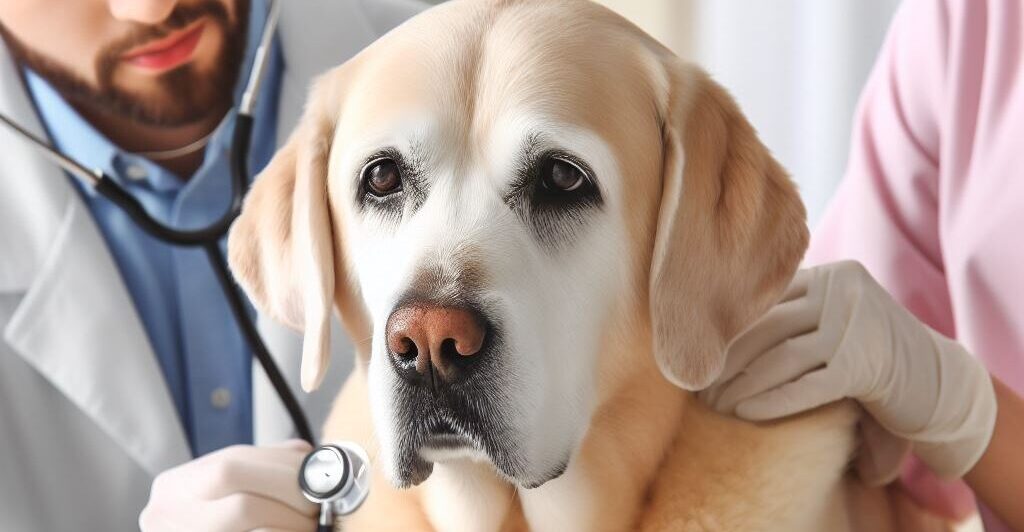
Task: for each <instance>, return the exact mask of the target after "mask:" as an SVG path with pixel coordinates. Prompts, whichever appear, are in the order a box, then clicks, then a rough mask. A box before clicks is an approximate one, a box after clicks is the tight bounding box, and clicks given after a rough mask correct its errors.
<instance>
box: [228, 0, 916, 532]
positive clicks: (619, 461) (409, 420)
mask: <svg viewBox="0 0 1024 532" xmlns="http://www.w3.org/2000/svg"><path fill="white" fill-rule="evenodd" d="M806 243H807V230H806V227H805V221H804V209H803V206H802V204H801V202H800V200H799V198H798V196H797V193H796V191H795V189H794V186H793V183H792V182H791V181H790V180H789V178H788V177H787V175H786V174H785V172H784V171H783V169H782V168H781V167H780V166H779V164H778V163H777V162H776V161H775V160H773V159H772V157H771V155H770V154H769V153H768V152H767V150H766V149H765V148H764V146H763V145H762V144H761V143H760V142H759V141H758V139H757V137H756V135H755V133H754V130H753V129H752V128H751V126H750V125H749V124H748V123H747V121H746V120H745V119H744V117H743V115H742V114H741V113H740V112H739V110H738V109H737V107H736V104H735V103H734V102H733V100H732V99H731V98H730V97H729V96H728V95H727V94H726V93H725V91H724V90H723V89H722V88H721V87H719V86H718V85H717V84H715V83H714V82H713V81H711V80H710V79H709V78H708V76H707V75H705V74H704V73H703V72H702V71H701V70H699V69H698V68H696V67H693V66H690V65H687V64H685V63H683V62H682V61H680V60H679V59H678V58H677V57H675V56H674V55H672V53H670V52H669V51H668V50H667V49H666V48H664V47H663V46H661V45H660V44H659V43H657V42H656V41H654V40H653V39H652V38H650V37H649V36H648V35H646V34H644V33H643V32H642V31H640V30H639V29H637V28H636V27H634V26H633V25H631V24H630V23H628V22H627V21H625V20H624V19H622V18H621V17H619V16H618V15H615V14H614V13H612V12H611V11H608V10H606V9H604V8H602V7H599V6H598V5H596V4H592V3H588V2H585V1H578V0H573V1H570V0H519V1H515V0H505V1H502V0H477V1H473V0H458V1H454V2H450V3H447V4H444V5H441V6H439V7H436V8H433V9H431V10H429V11H427V12H425V13H423V14H422V15H420V16H418V17H416V18H414V19H412V20H410V21H409V22H407V23H406V24H404V25H403V26H401V27H399V28H398V29H396V30H395V31H392V32H391V33H390V34H388V35H387V36H385V37H384V38H382V39H380V40H379V41H378V42H376V43H375V44H373V45H372V46H370V47H369V48H367V49H366V50H365V51H364V52H363V53H361V54H360V55H359V56H357V57H356V58H354V59H352V60H351V61H349V62H347V63H346V64H344V65H342V66H340V67H337V68H336V69H334V70H332V71H330V72H328V73H327V74H325V75H324V76H323V77H322V78H321V79H320V80H319V82H318V83H317V84H316V86H315V87H314V89H313V91H312V94H311V96H310V100H309V103H308V106H307V109H306V112H305V115H304V118H303V119H302V121H301V124H300V125H299V127H298V128H297V130H296V131H295V132H294V134H293V135H292V137H291V140H290V141H289V142H288V144H287V145H286V146H285V147H284V148H283V149H282V150H281V151H280V152H279V153H278V154H277V155H276V156H275V158H274V159H273V161H272V162H271V163H270V165H269V167H268V168H267V169H266V170H265V171H264V172H263V173H262V174H261V176H260V177H259V178H258V180H257V181H256V184H255V186H254V188H253V190H252V192H251V194H250V195H249V197H248V200H247V202H246V206H245V210H244V212H243V214H242V216H241V218H240V219H239V220H238V222H237V224H236V225H235V227H234V228H233V231H232V234H231V238H230V259H231V263H232V266H233V268H234V271H235V273H236V275H237V277H238V279H239V280H240V282H241V283H242V285H243V286H244V288H245V289H246V291H247V292H248V294H249V295H250V296H251V298H252V299H253V301H254V302H255V303H256V304H257V305H258V306H259V307H260V308H261V309H262V310H264V311H266V312H269V313H270V314H271V315H273V316H275V317H277V318H278V319H280V320H282V321H283V322H285V323H288V324H290V325H292V326H294V327H296V328H298V329H300V330H302V331H303V332H304V334H305V346H304V354H303V362H302V383H303V387H304V388H306V389H307V390H308V389H312V388H315V387H316V386H317V385H318V384H319V381H320V379H321V377H322V374H323V372H324V370H325V368H326V366H327V364H328V360H327V358H326V357H325V353H327V352H328V350H327V347H328V341H329V338H328V333H329V326H328V323H329V319H330V316H331V314H332V311H333V309H337V310H338V311H340V313H341V316H342V318H343V321H344V323H345V326H346V328H347V329H348V333H349V334H350V336H351V338H353V339H355V340H356V341H357V351H358V363H357V368H356V370H355V371H354V373H353V374H352V376H351V378H350V379H349V381H348V383H347V385H346V387H345V389H344V390H343V391H342V393H341V395H340V397H339V398H338V402H337V405H336V409H335V414H334V415H333V416H332V419H331V420H330V421H329V422H328V425H327V427H326V436H327V439H328V440H342V439H345V440H354V441H356V442H359V443H361V444H362V445H363V446H365V447H366V448H367V449H368V450H369V452H370V456H371V459H372V461H373V464H374V467H375V468H376V471H375V475H376V477H377V478H376V481H375V484H374V489H373V492H372V494H371V495H370V498H369V499H368V501H367V502H366V504H365V506H364V507H363V508H362V509H361V510H360V511H359V512H358V513H357V514H355V515H354V516H353V517H352V518H350V519H348V520H347V521H346V522H345V524H344V525H345V528H346V529H348V530H380V529H387V530H439V531H462V530H465V531H498V530H526V529H529V530H541V531H599V530H637V529H640V530H785V531H794V530H846V529H869V530H885V529H887V528H890V527H891V528H901V529H903V528H902V527H903V526H905V523H904V524H900V523H899V522H898V521H897V518H899V516H900V515H902V514H901V512H900V511H899V509H900V508H901V507H902V505H903V504H904V503H902V502H900V501H899V500H896V499H894V498H892V497H889V496H888V494H887V493H886V492H885V491H884V490H881V489H870V488H866V487H863V486H862V485H860V484H859V483H858V482H857V481H856V480H855V479H854V478H852V477H851V476H849V475H848V474H847V464H848V462H849V461H850V458H851V456H852V454H853V453H854V449H855V430H854V425H855V423H856V422H857V413H856V411H855V410H854V409H853V408H852V407H850V406H849V405H836V406H833V407H830V408H825V409H822V410H819V411H817V412H814V413H812V414H810V415H805V416H800V417H796V418H792V419H789V420H786V421H783V422H780V423H776V424H767V425H760V426H755V425H752V424H748V423H744V422H740V421H737V420H733V419H727V418H724V417H720V416H718V415H716V414H713V413H711V412H710V411H708V410H707V409H705V408H703V407H702V406H701V405H700V404H698V403H697V402H696V400H695V399H694V398H693V395H692V394H691V392H689V391H688V390H690V391H692V390H699V389H702V388H703V387H705V386H707V385H708V384H710V383H711V382H712V381H713V380H714V379H715V377H716V376H717V375H718V374H719V372H720V371H721V369H722V367H723V363H724V350H725V347H726V343H727V342H728V341H729V340H730V339H731V338H732V337H733V336H735V335H736V334H737V333H739V332H740V331H741V330H742V329H743V328H744V327H745V326H747V325H748V324H750V323H751V322H752V320H754V319H755V318H757V317H758V316H759V315H760V314H761V313H762V312H764V311H765V310H766V309H767V308H768V307H769V306H770V305H771V304H772V303H773V302H775V301H777V300H778V299H779V298H780V296H781V294H782V290H783V288H784V287H785V286H786V285H787V283H788V281H789V280H790V278H791V277H792V275H793V274H794V272H795V270H796V268H797V264H798V263H799V261H800V259H801V256H802V255H803V252H804V248H805V245H806ZM894 501H896V502H895V503H894Z"/></svg>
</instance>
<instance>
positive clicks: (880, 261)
mask: <svg viewBox="0 0 1024 532" xmlns="http://www.w3.org/2000/svg"><path fill="white" fill-rule="evenodd" d="M947 28H948V24H947V20H946V12H945V10H944V2H938V1H935V0H908V1H906V2H904V3H903V5H902V6H901V7H900V9H899V11H898V12H897V14H896V16H895V18H894V20H893V23H892V26H891V27H890V28H889V34H888V36H887V37H886V40H885V43H884V44H883V46H882V50H881V52H880V55H879V57H878V60H877V62H876V63H875V66H874V69H873V70H872V72H871V75H870V77H869V78H868V81H867V84H866V86H865V88H864V91H863V93H862V94H861V99H860V102H859V104H858V108H857V112H856V116H855V119H854V126H853V134H852V141H851V147H850V155H849V161H848V163H847V169H846V174H845V177H844V178H843V181H842V183H841V184H840V186H839V189H838V190H837V192H836V195H835V197H834V198H833V200H832V203H831V204H830V205H829V208H828V209H827V211H826V213H825V215H824V217H823V219H822V221H821V223H820V225H819V226H818V228H817V230H816V231H814V233H813V236H812V239H811V247H810V250H809V251H808V253H807V257H806V261H805V262H806V263H807V265H814V264H820V263H823V262H833V261H837V260H842V259H855V260H857V261H860V262H861V263H863V264H864V265H865V266H866V267H867V268H868V270H869V271H870V272H871V273H872V275H873V276H874V277H875V278H876V279H878V281H879V282H880V283H881V284H882V285H883V286H885V287H886V289H888V290H889V292H890V293H892V294H893V296H894V297H895V298H896V299H897V300H899V301H900V302H901V303H903V305H905V306H906V307H907V308H909V309H910V310H911V311H912V312H914V313H915V314H916V315H917V316H918V318H919V319H921V320H922V321H924V322H926V323H928V324H929V325H931V326H932V327H933V328H934V329H936V330H938V331H940V332H942V333H943V334H946V335H949V336H952V335H953V334H954V332H955V331H954V330H953V322H952V318H951V311H950V302H949V293H948V290H947V287H946V281H945V276H944V272H943V267H942V250H941V246H940V243H939V234H938V229H939V228H938V208H937V205H938V203H937V194H938V168H937V162H938V150H939V112H940V109H941V105H942V99H943V88H944V75H945V59H946V49H947V34H946V33H947Z"/></svg>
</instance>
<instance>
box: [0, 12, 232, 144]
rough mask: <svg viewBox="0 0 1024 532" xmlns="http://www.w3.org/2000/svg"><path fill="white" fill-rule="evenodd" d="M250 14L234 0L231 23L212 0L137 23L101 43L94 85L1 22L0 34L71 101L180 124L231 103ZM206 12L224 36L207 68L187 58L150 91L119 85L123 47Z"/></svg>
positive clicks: (159, 34) (16, 55) (137, 118)
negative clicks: (152, 21) (115, 38)
mask: <svg viewBox="0 0 1024 532" xmlns="http://www.w3.org/2000/svg"><path fill="white" fill-rule="evenodd" d="M248 13H249V0H237V5H236V10H235V14H236V17H235V18H236V19H237V20H236V21H235V22H234V23H232V21H231V20H230V17H229V15H228V12H227V9H226V8H225V7H224V5H222V4H221V3H220V2H218V1H216V0H209V1H206V2H203V3H201V4H198V5H189V6H178V7H176V8H175V9H174V11H173V12H172V13H171V14H170V16H168V17H167V19H166V20H164V21H163V22H161V23H160V24H158V25H156V26H140V27H139V28H138V29H136V30H134V31H133V32H132V33H131V34H129V35H127V36H126V37H124V38H122V39H120V40H118V41H117V42H114V43H111V44H109V45H107V46H105V47H103V49H102V50H101V51H100V53H99V54H98V56H97V59H96V62H95V66H94V68H95V69H96V79H97V80H98V86H96V87H94V86H92V85H90V84H89V83H87V82H86V81H85V80H83V79H82V78H81V77H80V76H78V75H77V74H75V73H74V72H73V71H71V70H70V69H68V68H67V67H65V66H64V65H62V64H60V63H59V62H58V61H55V60H53V59H51V58H48V57H44V56H42V55H40V54H38V53H36V52H35V51H33V50H31V49H29V48H28V47H27V46H25V45H24V44H23V43H21V42H20V41H18V39H16V38H15V37H14V36H13V35H12V34H11V33H10V32H9V31H7V30H6V28H4V27H3V25H0V37H2V38H3V39H4V40H5V41H6V43H7V47H8V49H9V50H10V53H11V55H12V56H13V57H14V59H15V60H16V61H17V62H18V63H19V64H21V65H23V66H26V67H28V68H30V69H32V70H33V71H35V72H36V73H37V74H39V75H40V76H42V77H43V78H44V79H46V80H47V81H48V82H49V83H50V84H51V85H53V86H54V88H56V89H57V91H58V92H59V93H60V94H61V96H63V97H64V98H65V99H66V100H68V101H69V102H71V103H79V104H83V105H86V106H88V108H90V109H94V110H99V111H102V112H106V113H109V114H112V115H116V116H121V117H125V118H129V119H131V120H133V121H135V122H138V123H140V124H144V125H148V126H180V125H185V124H191V123H195V122H198V121H200V120H202V119H204V118H207V117H209V116H210V114H211V113H214V112H218V111H220V112H224V111H226V110H227V109H228V108H230V107H231V105H232V102H233V100H234V86H235V82H236V80H237V79H238V74H239V71H240V69H241V63H242V59H243V57H244V55H245V42H246V31H247V29H248V25H249V24H248V22H249V16H248ZM204 16H205V17H207V19H208V21H209V23H212V24H214V25H216V26H219V27H220V30H221V32H222V34H223V35H224V40H223V43H222V44H221V46H220V50H219V51H218V53H217V56H216V57H215V58H214V61H213V66H212V68H210V69H209V71H208V72H202V71H200V70H199V69H198V68H197V67H196V65H194V64H192V63H187V64H185V65H182V66H180V67H177V68H175V69H172V70H170V71H168V72H165V73H163V74H160V75H159V76H157V77H155V78H154V85H155V88H156V91H152V90H150V91H146V92H147V93H148V95H141V94H137V93H135V92H133V91H131V90H128V89H125V88H123V87H119V86H117V84H116V83H115V81H114V77H115V75H116V72H117V69H118V67H119V66H121V62H122V59H121V56H122V55H123V54H124V53H125V52H126V51H128V50H130V49H132V48H134V47H136V46H139V45H141V44H145V43H147V42H152V41H153V40H155V39H159V38H162V37H164V36H166V35H169V34H170V33H171V32H173V31H176V30H180V29H182V28H185V27H187V26H188V25H190V24H192V23H193V22H195V21H196V20H198V19H199V18H201V17H204ZM154 92H156V94H157V95H154V94H153V93H154Z"/></svg>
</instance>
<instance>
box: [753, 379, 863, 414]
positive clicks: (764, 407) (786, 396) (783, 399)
mask: <svg viewBox="0 0 1024 532" xmlns="http://www.w3.org/2000/svg"><path fill="white" fill-rule="evenodd" d="M839 378H841V377H839ZM841 382H842V381H841V380H839V381H837V376H836V375H835V373H834V372H833V371H830V370H829V368H823V369H819V370H817V371H813V372H811V373H808V374H806V375H804V376H803V377H800V378H799V379H797V380H795V381H793V382H789V383H786V384H783V385H782V386H779V387H778V388H773V389H771V390H768V391H766V392H763V393H760V394H758V395H755V396H753V397H751V398H749V399H746V400H744V401H741V402H740V403H739V404H738V405H736V415H737V416H739V417H741V418H744V419H748V420H750V421H766V420H769V419H776V418H780V417H786V416H789V415H793V414H796V413H798V412H804V411H807V410H810V409H812V408H816V407H819V406H821V405H824V404H828V403H831V402H833V401H837V400H839V399H842V398H843V397H845V396H846V394H845V392H844V390H843V387H842V385H841Z"/></svg>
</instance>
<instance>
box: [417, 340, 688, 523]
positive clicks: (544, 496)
mask: <svg viewBox="0 0 1024 532" xmlns="http://www.w3.org/2000/svg"><path fill="white" fill-rule="evenodd" d="M632 344H633V349H634V352H632V353H627V352H625V351H622V352H618V353H610V354H611V355H613V356H612V357H610V358H606V360H615V359H617V360H624V359H628V360H631V361H633V363H631V367H630V368H629V376H628V377H626V378H621V377H619V378H618V379H615V380H617V383H618V385H617V386H615V387H614V388H613V389H612V391H611V392H610V393H609V394H608V395H607V396H606V397H603V398H602V400H601V402H600V405H599V406H598V408H597V409H596V410H595V412H594V414H593V418H592V420H591V424H590V427H589V429H588V432H587V434H586V436H585V437H584V440H583V443H582V445H581V446H580V449H579V451H578V452H577V454H576V455H575V456H574V457H573V459H572V461H571V462H570V464H569V467H568V468H567V469H566V471H565V473H564V474H563V475H562V476H560V477H559V478H557V479H554V480H551V481H548V482H547V483H546V484H544V485H543V486H540V487H538V488H534V489H529V490H526V489H514V488H512V487H511V486H510V485H508V484H507V483H505V482H504V481H501V480H499V479H498V477H497V476H496V474H494V473H493V470H491V469H490V467H489V466H486V465H483V464H472V463H469V462H467V463H460V464H447V465H445V466H435V470H434V473H433V475H432V476H431V478H430V480H429V481H427V482H426V483H425V484H424V488H425V491H424V498H423V504H424V509H425V510H426V513H427V515H428V516H429V518H430V521H431V522H432V524H433V525H434V527H435V528H436V529H437V530H494V531H499V530H502V531H504V530H521V529H523V526H522V525H524V524H525V525H526V527H525V528H528V529H529V530H536V531H548V530H551V531H557V530H629V529H632V528H633V524H634V523H635V522H636V520H637V516H638V512H639V511H640V510H641V509H642V508H643V506H644V498H645V496H646V495H647V492H648V489H649V488H650V486H649V484H650V482H651V480H652V479H653V478H655V477H656V476H657V475H656V470H657V468H658V467H659V465H660V464H661V463H662V460H663V458H664V457H665V454H666V452H667V451H668V449H669V447H670V446H671V444H672V442H673V441H674V439H675V437H676V435H677V434H678V432H679V430H678V429H679V423H680V420H681V418H682V416H683V412H684V410H685V408H687V404H688V402H689V401H690V397H691V396H690V394H688V393H687V392H685V391H683V390H680V389H679V388H676V387H675V386H673V385H672V384H670V383H669V382H668V381H666V380H665V379H664V377H663V376H662V375H661V373H660V372H659V371H658V369H657V366H656V364H655V363H654V359H653V356H651V354H650V353H644V354H640V353H636V352H635V345H636V342H632ZM616 355H617V356H616ZM644 355H646V357H647V358H645V359H641V360H640V361H639V362H638V361H637V360H638V358H639V357H641V356H644ZM609 371H621V368H620V369H618V370H615V369H611V370H609ZM453 500H466V501H475V502H474V503H472V504H471V505H469V506H471V507H472V508H467V509H466V511H465V512H461V511H460V512H458V513H459V514H460V515H458V516H455V515H452V508H453V505H452V501H453ZM485 501H486V502H485ZM459 506H462V507H465V506H466V505H454V507H459ZM456 523H457V524H456Z"/></svg>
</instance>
